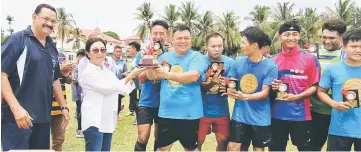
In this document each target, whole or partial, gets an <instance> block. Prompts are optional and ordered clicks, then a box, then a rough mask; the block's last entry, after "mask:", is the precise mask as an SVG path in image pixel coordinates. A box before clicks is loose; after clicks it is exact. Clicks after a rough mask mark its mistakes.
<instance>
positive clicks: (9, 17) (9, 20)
mask: <svg viewBox="0 0 361 152" xmlns="http://www.w3.org/2000/svg"><path fill="white" fill-rule="evenodd" d="M6 20H7V21H8V24H9V29H8V31H9V33H10V35H12V34H13V33H14V29H12V28H11V22H13V21H14V17H12V16H10V15H7V16H6Z"/></svg>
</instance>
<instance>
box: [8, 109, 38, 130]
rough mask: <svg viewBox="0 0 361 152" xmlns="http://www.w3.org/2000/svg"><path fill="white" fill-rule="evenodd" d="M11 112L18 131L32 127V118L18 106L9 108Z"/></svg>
mask: <svg viewBox="0 0 361 152" xmlns="http://www.w3.org/2000/svg"><path fill="white" fill-rule="evenodd" d="M11 111H12V112H13V114H14V117H15V121H16V124H17V125H18V127H19V128H20V129H29V128H30V127H32V126H33V123H32V122H31V120H33V118H31V117H30V115H29V113H28V112H27V111H26V110H25V109H24V108H23V107H21V106H20V105H19V106H16V107H14V108H11Z"/></svg>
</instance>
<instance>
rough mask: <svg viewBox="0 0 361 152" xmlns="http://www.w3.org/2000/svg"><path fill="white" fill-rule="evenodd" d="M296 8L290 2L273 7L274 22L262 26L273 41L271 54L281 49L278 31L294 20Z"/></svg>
mask: <svg viewBox="0 0 361 152" xmlns="http://www.w3.org/2000/svg"><path fill="white" fill-rule="evenodd" d="M294 7H295V4H294V3H290V2H284V3H277V4H276V7H273V18H274V19H273V22H272V23H270V24H267V25H263V26H262V29H263V30H264V31H266V33H267V34H268V36H270V37H271V39H272V45H271V54H275V53H277V50H278V49H279V47H280V42H279V40H278V29H279V27H280V25H282V24H283V23H284V22H286V21H290V20H292V19H293V18H294V15H293V13H292V12H293V9H294Z"/></svg>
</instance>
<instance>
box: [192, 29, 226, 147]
mask: <svg viewBox="0 0 361 152" xmlns="http://www.w3.org/2000/svg"><path fill="white" fill-rule="evenodd" d="M205 46H206V49H207V52H208V54H206V55H204V56H203V57H204V59H205V60H206V62H207V64H208V65H209V66H208V70H207V73H206V76H205V77H203V80H202V81H203V82H201V87H202V99H203V114H204V117H203V118H201V119H200V122H199V132H198V150H200V151H201V148H202V144H203V143H204V141H205V139H206V136H207V134H209V133H210V132H211V130H210V128H212V131H213V132H214V133H215V135H216V140H217V143H218V145H217V148H216V150H217V151H226V150H227V139H228V135H229V108H228V97H226V96H221V93H220V86H221V81H220V79H221V77H222V76H224V77H229V74H230V72H229V71H230V70H231V66H232V63H233V59H231V58H229V57H227V56H224V55H222V52H223V38H222V36H221V35H220V34H219V33H211V34H209V35H207V36H206V40H205Z"/></svg>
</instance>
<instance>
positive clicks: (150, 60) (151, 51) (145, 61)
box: [138, 41, 163, 68]
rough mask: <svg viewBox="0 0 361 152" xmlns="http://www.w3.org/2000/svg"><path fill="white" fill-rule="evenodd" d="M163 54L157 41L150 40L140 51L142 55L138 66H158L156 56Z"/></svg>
mask: <svg viewBox="0 0 361 152" xmlns="http://www.w3.org/2000/svg"><path fill="white" fill-rule="evenodd" d="M161 54H163V49H162V45H161V43H160V42H159V41H156V42H154V43H153V42H151V43H150V44H149V45H148V46H147V47H146V49H145V51H144V52H142V57H141V59H140V61H139V64H138V67H140V68H158V67H159V66H158V60H157V56H159V55H161Z"/></svg>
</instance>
